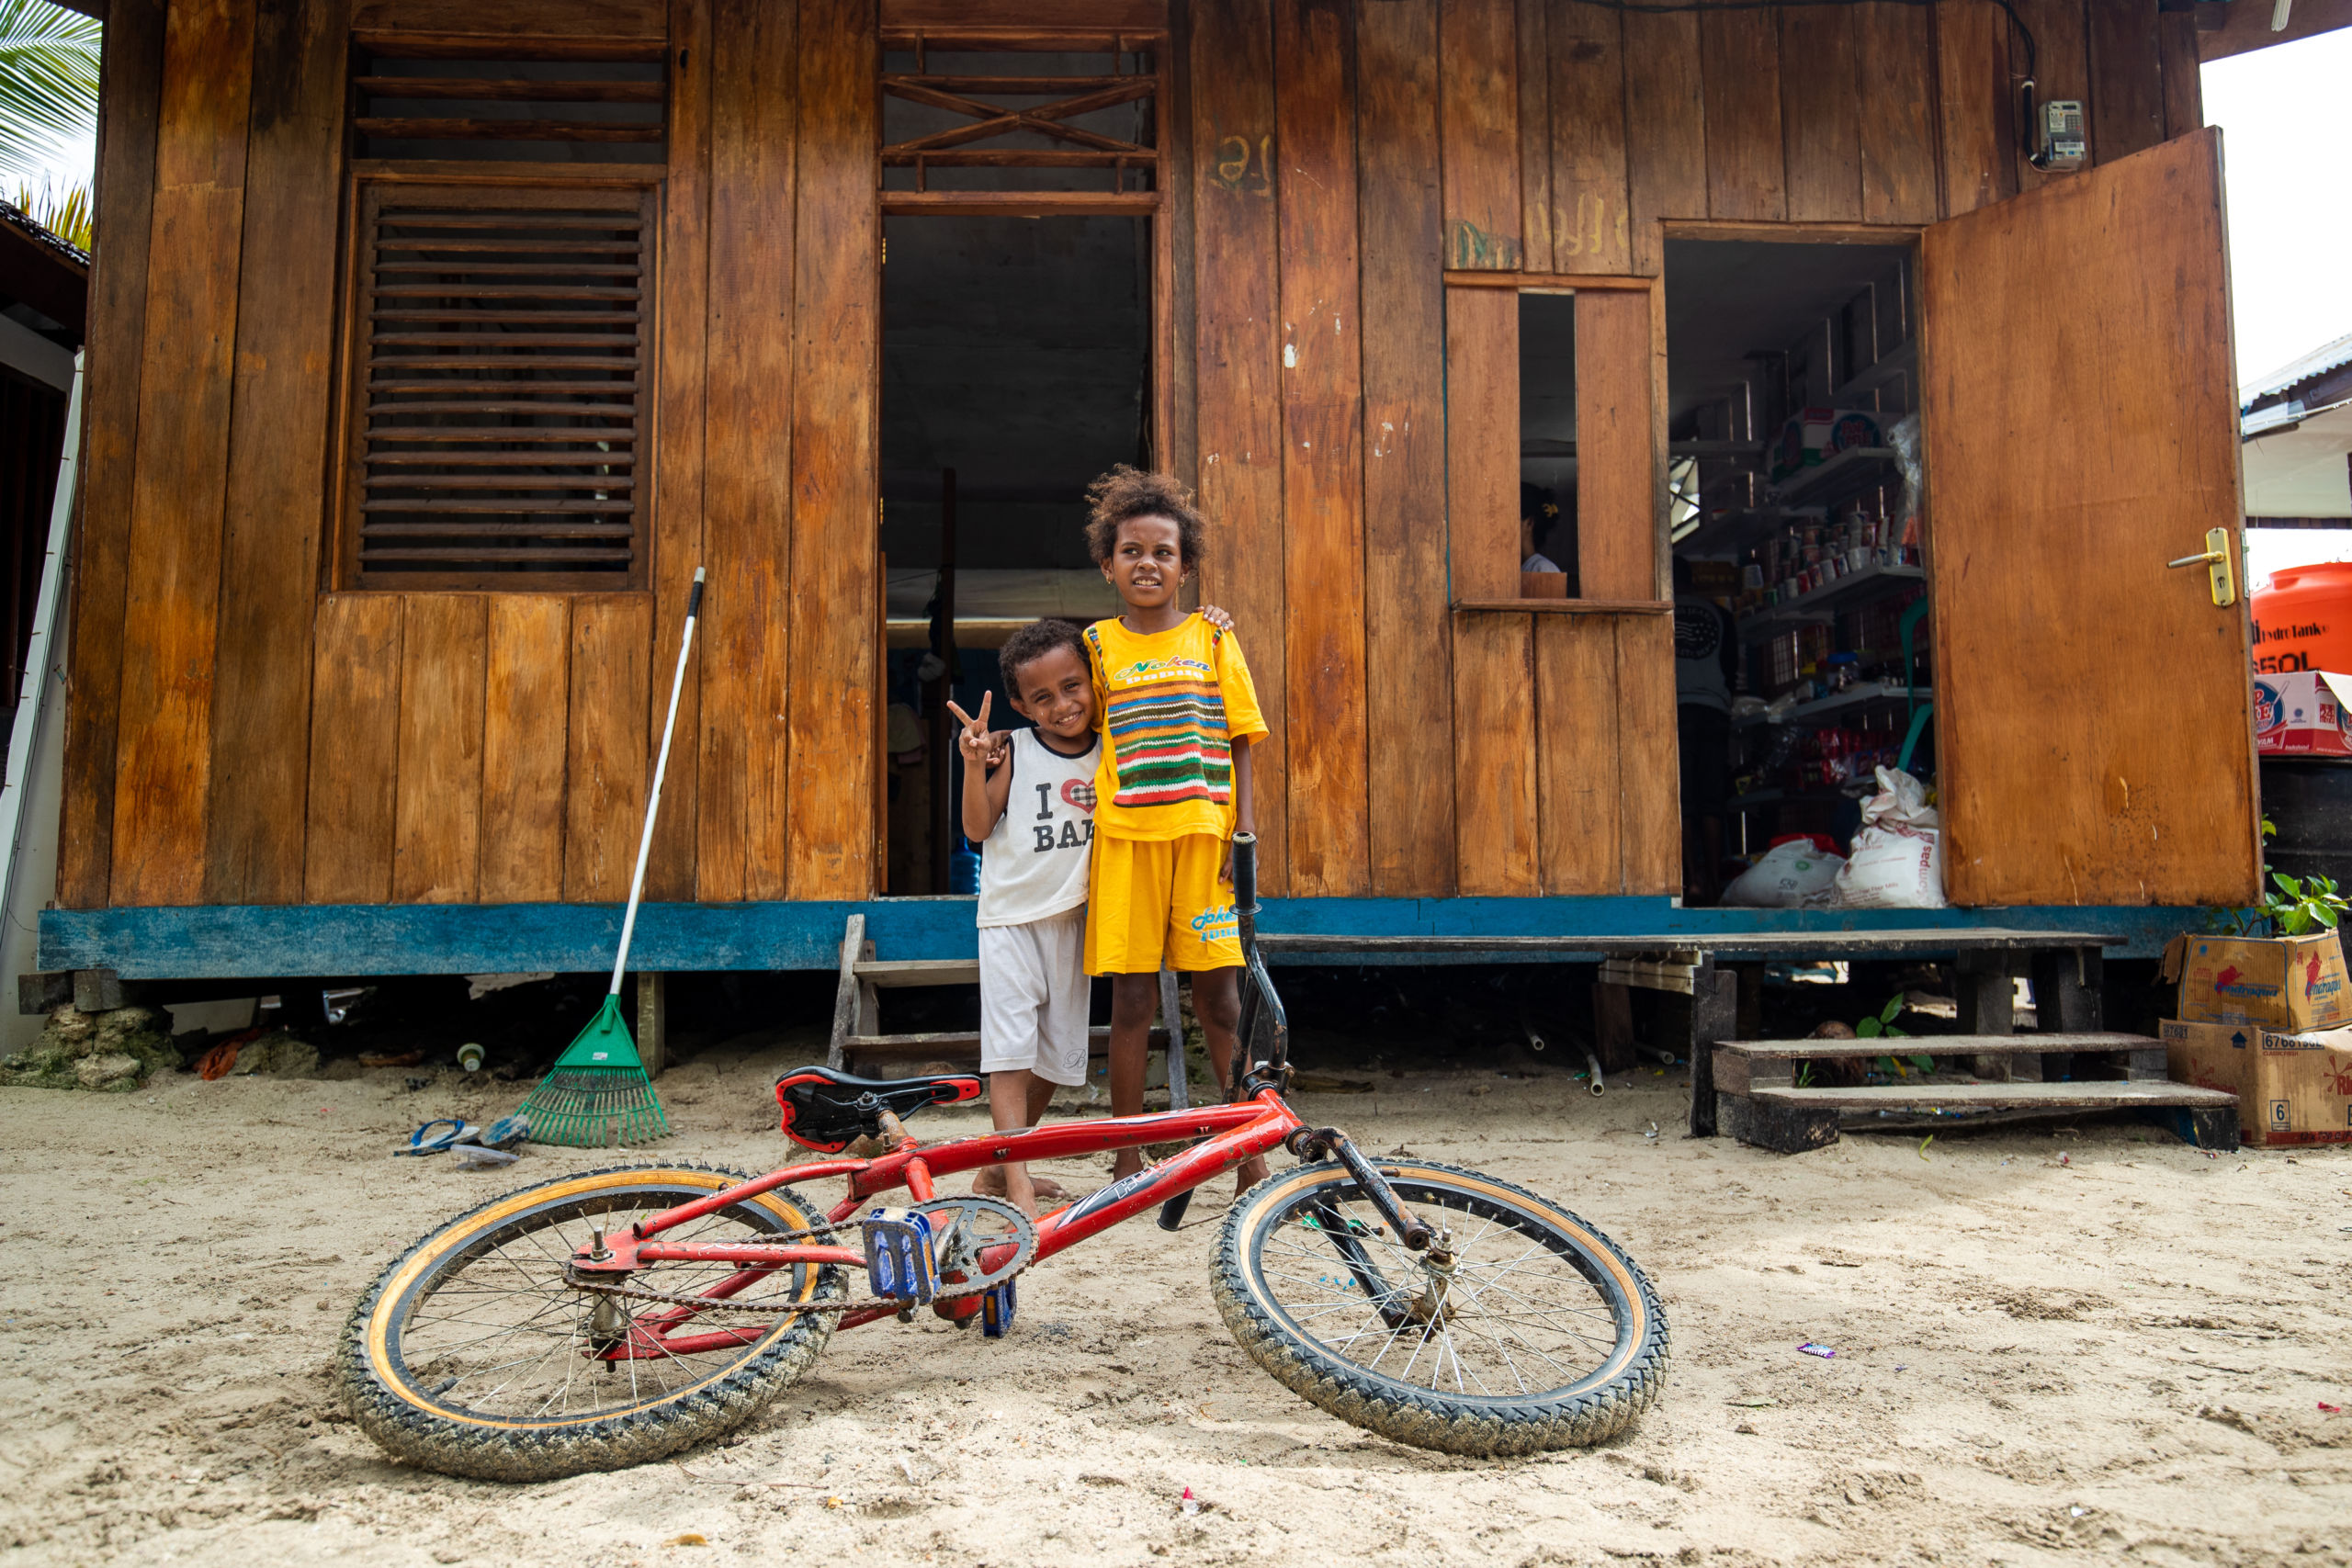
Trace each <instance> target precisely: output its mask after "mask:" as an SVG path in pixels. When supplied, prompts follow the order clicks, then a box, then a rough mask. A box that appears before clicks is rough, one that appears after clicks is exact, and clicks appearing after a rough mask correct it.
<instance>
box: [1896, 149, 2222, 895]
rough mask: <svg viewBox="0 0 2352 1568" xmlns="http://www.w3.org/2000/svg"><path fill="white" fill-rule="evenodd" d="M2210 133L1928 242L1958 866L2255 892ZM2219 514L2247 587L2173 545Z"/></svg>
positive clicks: (1941, 744) (1986, 872) (1959, 886)
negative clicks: (2214, 573)
mask: <svg viewBox="0 0 2352 1568" xmlns="http://www.w3.org/2000/svg"><path fill="white" fill-rule="evenodd" d="M2222 246H2223V236H2222V171H2221V141H2220V135H2219V133H2218V132H2217V131H2213V130H2204V131H2200V132H2197V133H2195V134H2192V135H2188V136H2183V137H2180V138H2178V139H2177V140H2175V141H2168V142H2166V143H2165V144H2164V145H2163V146H2160V147H2154V148H2151V149H2150V150H2148V151H2147V152H2141V153H2137V154H2135V155H2133V156H2131V157H2128V158H2123V159H2120V160H2118V161H2117V162H2115V163H2112V164H2104V165H2101V166H2100V167H2098V168H2097V169H2094V170H2092V171H2090V172H2088V173H2086V174H2083V175H2076V176H2075V177H2073V178H2069V179H2065V180H2060V181H2055V182H2052V183H2051V184H2049V185H2046V186H2042V187H2041V188H2040V189H2038V190H2035V191H2032V192H2030V193H2029V194H2027V195H2024V196H2020V197H2016V198H2014V199H2012V200H2009V201H2005V202H2001V203H1998V204H1996V205H1995V206H1992V207H1987V208H1982V209H1978V210H1977V211H1974V212H1972V213H1970V214H1968V215H1967V216H1965V217H1962V218H1956V219H1953V220H1951V221H1949V222H1944V223H1939V224H1937V225H1935V226H1934V227H1932V228H1930V229H1929V230H1928V231H1927V235H1926V239H1925V242H1924V244H1923V247H1922V256H1921V262H1922V265H1921V287H1920V312H1919V316H1920V327H1921V333H1922V337H1921V347H1922V354H1923V359H1922V366H1921V373H1922V387H1921V399H1920V407H1921V420H1922V423H1923V425H1924V429H1925V435H1926V457H1927V466H1928V548H1929V551H1930V555H1929V568H1930V570H1929V573H1928V576H1929V581H1930V583H1931V588H1930V592H1931V594H1932V597H1933V602H1934V636H1935V664H1936V668H1935V686H1936V694H1935V701H1936V722H1937V726H1938V738H1937V739H1938V750H1939V756H1940V758H1941V764H1940V774H1941V780H1942V785H1943V788H1942V808H1943V819H1944V823H1945V827H1946V830H1947V831H1946V840H1945V851H1946V861H1945V865H1946V872H1945V876H1946V884H1947V887H1948V890H1949V892H1950V894H1951V898H1952V900H1953V902H1955V903H1959V904H1980V905H1981V904H1995V905H2014V904H2167V905H2199V904H2245V903H2248V902H2251V901H2252V900H2253V899H2254V898H2255V897H2256V892H2257V888H2258V886H2259V880H2260V862H2261V856H2260V850H2259V837H2258V832H2257V820H2256V800H2257V796H2256V784H2255V769H2254V739H2253V721H2252V716H2251V713H2250V705H2251V701H2252V698H2251V694H2250V688H2249V681H2248V668H2249V666H2248V664H2247V640H2246V639H2247V620H2246V610H2245V594H2244V581H2243V578H2244V573H2243V561H2242V559H2241V558H2240V556H2239V551H2238V541H2239V527H2240V522H2241V518H2240V514H2239V506H2240V500H2239V493H2240V492H2239V480H2238V420H2237V378H2236V376H2235V374H2234V373H2233V368H2232V357H2231V344H2230V316H2229V272H2228V266H2227V264H2226V261H2225V254H2224V251H2223V248H2222ZM2212 528H2220V529H2223V530H2226V534H2225V537H2226V539H2227V541H2228V549H2229V554H2230V557H2231V560H2230V565H2231V569H2232V574H2233V578H2235V579H2236V580H2237V592H2236V594H2235V596H2234V597H2233V600H2232V602H2231V603H2230V604H2227V605H2218V604H2215V603H2214V599H2215V597H2216V594H2215V592H2213V590H2212V585H2211V581H2209V575H2208V573H2207V572H2206V571H2205V570H2201V569H2192V570H2167V568H2166V565H2165V563H2166V562H2168V561H2172V560H2175V559H2177V558H2181V557H2185V556H2196V555H2199V554H2200V553H2201V552H2203V551H2204V550H2205V548H2206V531H2207V530H2208V529H2212Z"/></svg>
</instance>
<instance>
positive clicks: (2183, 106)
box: [2156, 11, 2205, 141]
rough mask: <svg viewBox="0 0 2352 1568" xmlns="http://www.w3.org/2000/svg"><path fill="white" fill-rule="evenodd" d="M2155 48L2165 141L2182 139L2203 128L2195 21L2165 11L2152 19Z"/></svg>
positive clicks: (2187, 14)
mask: <svg viewBox="0 0 2352 1568" xmlns="http://www.w3.org/2000/svg"><path fill="white" fill-rule="evenodd" d="M2156 48H2157V52H2158V54H2159V56H2160V57H2161V59H2162V61H2163V69H2164V82H2163V91H2164V102H2165V140H2166V141H2170V140H2172V139H2173V138H2174V137H2176V136H2186V135H2188V133H2189V132H2190V131H2192V130H2202V129H2203V128H2204V125H2205V88H2204V81H2203V78H2201V77H2200V76H2199V75H2198V66H2199V62H2198V58H2197V17H2195V15H2193V14H2192V13H2190V12H2188V11H2166V12H2165V13H2164V14H2163V15H2162V16H2160V17H2157V18H2156Z"/></svg>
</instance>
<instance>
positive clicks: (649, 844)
mask: <svg viewBox="0 0 2352 1568" xmlns="http://www.w3.org/2000/svg"><path fill="white" fill-rule="evenodd" d="M702 581H703V569H702V568H701V567H696V568H695V585H694V587H693V588H692V589H691V590H689V591H688V592H687V594H686V629H685V632H684V635H683V636H682V637H679V638H678V671H677V673H676V674H674V675H673V676H671V677H670V714H669V716H668V717H666V718H664V719H663V720H662V750H661V753H660V754H659V755H658V756H657V757H655V759H654V761H653V791H652V793H651V794H650V795H648V796H647V797H646V801H645V830H644V831H643V832H642V833H640V834H639V835H638V840H637V870H636V872H635V873H634V874H631V875H630V877H629V879H628V912H627V913H626V914H624V915H623V916H622V917H621V950H620V952H619V953H616V954H615V955H614V957H613V985H612V989H611V990H610V991H609V992H608V993H606V994H607V995H610V996H616V997H617V996H619V995H620V994H621V976H622V975H623V973H625V972H626V971H627V970H628V944H629V942H631V941H632V940H633V939H634V938H635V937H636V935H637V904H638V899H639V896H640V895H642V894H643V893H644V891H645V863H646V861H647V859H648V858H649V857H650V856H651V854H652V853H653V823H654V820H655V818H658V817H660V816H661V814H662V779H663V778H664V777H665V776H666V775H667V774H668V773H669V772H670V735H671V732H672V731H673V730H674V729H676V728H677V727H678V694H680V693H681V692H683V691H684V690H685V686H686V656H687V654H688V653H690V652H692V651H693V649H694V646H695V621H697V620H698V619H700V618H701V616H702Z"/></svg>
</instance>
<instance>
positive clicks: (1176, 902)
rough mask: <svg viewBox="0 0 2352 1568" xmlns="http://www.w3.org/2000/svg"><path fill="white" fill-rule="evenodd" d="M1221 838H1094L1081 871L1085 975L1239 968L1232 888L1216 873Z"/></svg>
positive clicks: (1238, 936)
mask: <svg viewBox="0 0 2352 1568" xmlns="http://www.w3.org/2000/svg"><path fill="white" fill-rule="evenodd" d="M1224 862H1225V840H1222V839H1218V838H1214V837H1212V836H1211V835H1209V834H1206V833H1193V834H1188V835H1187V836H1185V837H1184V838H1182V839H1114V838H1111V837H1109V836H1108V835H1107V834H1102V833H1098V834H1096V835H1095V836H1094V853H1093V855H1092V857H1091V862H1090V863H1089V864H1088V866H1087V873H1086V972H1087V973H1088V974H1090V975H1156V974H1158V973H1159V967H1160V960H1161V958H1162V956H1163V955H1165V956H1166V957H1167V959H1168V960H1169V967H1170V968H1174V969H1182V970H1185V971H1188V972H1189V971H1195V970H1202V969H1232V968H1237V967H1238V966H1239V965H1240V963H1241V928H1240V926H1239V925H1238V923H1237V922H1236V921H1235V919H1234V914H1233V886H1232V885H1231V884H1230V883H1228V882H1227V881H1225V880H1224V879H1223V878H1222V877H1220V876H1218V875H1217V871H1218V868H1219V867H1220V866H1221V865H1223V863H1224Z"/></svg>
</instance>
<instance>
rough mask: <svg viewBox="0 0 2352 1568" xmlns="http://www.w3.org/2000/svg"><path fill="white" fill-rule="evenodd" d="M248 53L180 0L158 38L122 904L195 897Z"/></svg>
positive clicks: (225, 16)
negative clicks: (158, 110)
mask: <svg viewBox="0 0 2352 1568" xmlns="http://www.w3.org/2000/svg"><path fill="white" fill-rule="evenodd" d="M253 42H254V14H253V12H252V11H251V10H250V9H248V8H247V6H245V5H244V4H241V3H240V0H187V3H186V4H181V5H175V6H173V7H172V11H171V15H170V17H168V18H167V19H166V21H165V24H164V87H163V101H162V116H161V129H160V131H159V139H158V141H157V144H156V152H155V216H154V232H153V250H152V251H151V252H150V254H149V257H148V271H147V328H146V341H145V344H144V354H145V364H144V367H143V368H142V369H141V377H140V387H141V393H140V410H139V440H138V447H137V451H138V471H137V473H136V474H135V476H134V477H133V479H132V483H131V512H130V545H129V548H130V576H129V581H128V587H127V590H126V592H125V595H124V615H123V649H122V699H121V716H120V723H121V731H120V736H119V744H118V748H117V754H116V762H115V798H114V874H113V878H112V885H111V897H112V900H113V902H115V903H116V904H119V905H121V904H133V905H136V904H192V903H195V902H198V900H199V899H201V898H202V897H203V894H204V852H205V840H206V832H205V807H206V804H207V801H208V800H209V795H210V787H209V781H210V776H211V769H212V683H213V659H214V649H215V647H216V644H217V640H218V637H219V630H220V626H219V615H220V550H221V507H222V503H223V497H224V494H225V491H226V489H227V485H228V466H229V450H228V448H229V412H230V400H231V382H232V359H233V351H234V345H235V343H236V333H237V306H238V299H237V259H238V251H239V246H240V244H241V242H242V236H243V203H244V178H245V130H246V114H247V109H248V107H249V101H250V97H251V93H250V88H251V85H252V78H253Z"/></svg>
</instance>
